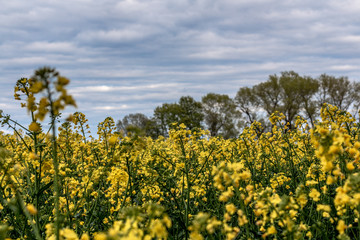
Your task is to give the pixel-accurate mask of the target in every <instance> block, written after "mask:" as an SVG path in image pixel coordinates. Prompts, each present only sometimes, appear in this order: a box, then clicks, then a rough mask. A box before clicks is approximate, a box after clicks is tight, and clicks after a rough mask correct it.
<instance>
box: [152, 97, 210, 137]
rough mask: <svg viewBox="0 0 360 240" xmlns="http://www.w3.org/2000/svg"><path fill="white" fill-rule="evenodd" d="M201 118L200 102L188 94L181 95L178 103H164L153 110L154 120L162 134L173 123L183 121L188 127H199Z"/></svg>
mask: <svg viewBox="0 0 360 240" xmlns="http://www.w3.org/2000/svg"><path fill="white" fill-rule="evenodd" d="M203 118H204V115H203V113H202V106H201V103H200V102H197V101H195V100H194V98H192V97H190V96H185V97H181V98H180V100H179V102H178V103H164V104H163V105H162V106H159V107H156V108H155V110H154V120H155V121H156V122H157V124H158V126H159V128H160V133H161V135H163V136H167V133H168V131H169V129H171V128H172V124H173V123H178V124H181V123H183V124H185V126H186V127H187V128H188V129H194V128H201V122H202V121H203Z"/></svg>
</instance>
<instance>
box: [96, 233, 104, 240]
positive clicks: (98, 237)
mask: <svg viewBox="0 0 360 240" xmlns="http://www.w3.org/2000/svg"><path fill="white" fill-rule="evenodd" d="M94 240H106V234H105V233H97V234H95V235H94Z"/></svg>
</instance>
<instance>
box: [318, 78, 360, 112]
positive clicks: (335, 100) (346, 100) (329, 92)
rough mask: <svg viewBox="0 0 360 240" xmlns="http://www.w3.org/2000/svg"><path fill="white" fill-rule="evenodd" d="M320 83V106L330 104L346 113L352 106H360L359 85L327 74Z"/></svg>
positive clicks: (319, 79)
mask: <svg viewBox="0 0 360 240" xmlns="http://www.w3.org/2000/svg"><path fill="white" fill-rule="evenodd" d="M318 81H319V92H318V100H319V105H320V106H322V105H323V104H324V103H329V104H331V105H334V106H337V107H338V108H340V109H341V110H344V111H347V110H348V109H349V108H350V106H351V105H352V104H354V106H355V107H358V106H359V98H360V97H359V89H360V84H359V83H355V82H352V83H351V82H350V81H349V79H348V78H347V77H338V78H336V77H334V76H329V75H326V74H322V75H321V76H320V77H319V78H318Z"/></svg>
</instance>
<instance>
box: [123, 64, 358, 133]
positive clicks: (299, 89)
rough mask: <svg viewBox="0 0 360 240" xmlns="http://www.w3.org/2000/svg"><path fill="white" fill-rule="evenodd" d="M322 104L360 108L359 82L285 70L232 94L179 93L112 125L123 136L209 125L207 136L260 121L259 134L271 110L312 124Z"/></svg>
mask: <svg viewBox="0 0 360 240" xmlns="http://www.w3.org/2000/svg"><path fill="white" fill-rule="evenodd" d="M324 103H329V104H331V105H334V106H337V107H338V108H340V109H341V110H344V111H351V112H353V113H356V112H357V111H358V109H359V107H360V83H359V82H355V81H353V82H351V81H349V79H348V78H347V77H343V76H341V77H335V76H330V75H327V74H322V75H320V76H319V77H317V78H312V77H310V76H300V75H299V74H298V73H296V72H294V71H285V72H281V74H280V75H276V74H274V75H270V76H269V78H268V80H267V81H265V82H261V83H259V84H257V85H254V86H252V87H241V88H240V89H239V90H238V92H237V94H236V96H235V97H234V98H231V97H229V96H228V95H226V94H217V93H208V94H206V95H205V96H203V97H202V98H201V101H196V100H195V99H194V98H193V97H191V96H183V97H181V98H180V99H179V101H178V102H176V103H164V104H162V105H161V106H158V107H156V108H155V109H154V113H153V116H152V117H147V116H146V115H144V114H142V113H134V114H128V115H126V116H125V117H124V118H123V119H122V120H119V121H118V123H117V129H118V131H120V132H122V133H123V134H124V135H139V136H150V137H153V138H156V137H158V136H165V137H166V136H167V134H168V131H169V130H170V129H171V128H172V127H173V123H175V122H176V123H179V124H180V123H183V124H185V125H186V126H187V128H189V129H191V130H194V129H197V128H203V129H204V128H205V129H208V130H209V132H210V134H211V136H222V137H224V138H232V137H236V136H237V135H238V134H239V132H240V130H241V129H243V128H244V127H246V126H249V125H250V124H252V123H254V122H255V121H257V122H260V123H262V126H263V128H261V129H258V131H259V134H261V133H262V132H263V131H266V130H267V129H269V128H270V127H271V124H270V122H269V121H268V118H269V116H270V115H271V114H272V113H274V112H275V111H279V112H282V113H283V114H284V115H285V121H286V122H287V123H288V124H289V127H290V128H292V126H293V124H294V121H295V119H296V116H301V117H303V118H305V119H307V120H308V122H309V124H311V125H314V122H315V121H316V119H317V118H318V117H319V113H320V108H321V107H322V106H323V104H324Z"/></svg>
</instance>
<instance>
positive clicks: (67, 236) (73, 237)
mask: <svg viewBox="0 0 360 240" xmlns="http://www.w3.org/2000/svg"><path fill="white" fill-rule="evenodd" d="M60 235H61V236H62V237H63V238H64V240H79V237H78V236H77V234H76V233H75V232H74V230H71V229H69V228H65V229H62V230H61V231H60Z"/></svg>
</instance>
